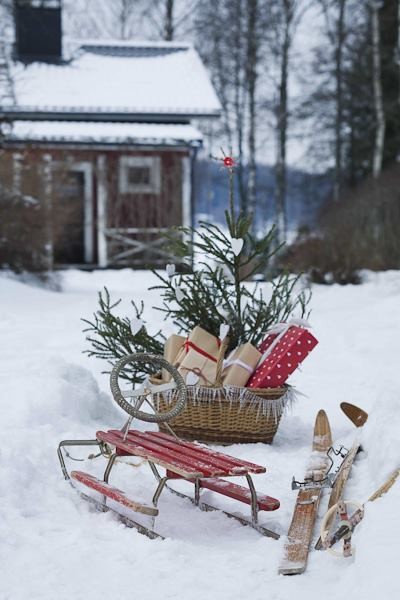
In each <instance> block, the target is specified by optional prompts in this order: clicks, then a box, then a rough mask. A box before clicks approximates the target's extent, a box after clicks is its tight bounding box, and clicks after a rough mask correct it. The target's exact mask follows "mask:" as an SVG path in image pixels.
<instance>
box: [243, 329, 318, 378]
mask: <svg viewBox="0 0 400 600" xmlns="http://www.w3.org/2000/svg"><path fill="white" fill-rule="evenodd" d="M268 337H270V335H268V336H267V338H266V340H264V348H265V347H266V346H267V348H266V350H265V352H264V354H263V356H262V358H261V361H260V364H259V366H258V367H257V369H256V370H255V371H254V373H253V374H252V375H251V377H250V379H249V381H248V382H247V387H250V388H251V387H252V388H269V387H279V386H281V385H283V384H284V383H285V381H286V380H287V378H288V377H289V375H290V374H291V373H293V371H294V370H295V369H296V368H297V367H298V366H299V364H300V363H301V362H302V361H303V360H304V359H305V357H306V356H307V355H308V354H309V353H310V352H311V350H312V349H313V348H314V347H315V346H316V345H317V344H318V340H317V339H316V338H315V337H314V336H313V335H312V334H311V333H310V332H309V330H308V329H305V328H304V327H299V326H297V325H291V326H289V327H288V328H287V329H286V331H283V332H282V333H281V334H275V335H274V336H273V338H272V339H271V338H270V340H269V343H268V344H267V343H266V342H267V340H268ZM261 347H262V346H260V348H261Z"/></svg>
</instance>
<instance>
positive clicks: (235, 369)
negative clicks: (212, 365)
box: [222, 342, 261, 387]
mask: <svg viewBox="0 0 400 600" xmlns="http://www.w3.org/2000/svg"><path fill="white" fill-rule="evenodd" d="M260 358H261V352H259V351H258V350H257V348H255V347H254V346H252V344H250V343H249V342H247V343H246V344H243V345H242V346H238V348H236V349H235V350H233V352H231V354H230V355H229V356H228V358H227V359H226V360H225V361H224V370H223V372H222V383H223V384H224V385H236V386H239V387H244V386H245V385H246V383H247V381H248V379H249V377H250V375H251V374H252V373H253V371H254V369H255V368H256V366H257V363H258V361H259V360H260Z"/></svg>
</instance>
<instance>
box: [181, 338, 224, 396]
mask: <svg viewBox="0 0 400 600" xmlns="http://www.w3.org/2000/svg"><path fill="white" fill-rule="evenodd" d="M220 345H221V344H220V341H219V339H218V338H216V337H215V336H214V335H211V333H208V332H207V331H205V330H204V329H202V328H201V327H195V328H194V329H193V330H192V331H191V332H190V334H189V337H188V338H187V340H186V341H185V342H184V347H183V349H182V350H181V351H180V353H179V355H178V357H177V359H176V360H177V362H178V363H179V367H178V371H179V372H180V373H181V375H182V376H183V378H184V379H185V381H192V382H193V383H192V385H195V384H196V383H197V384H198V385H213V384H214V383H215V377H216V372H217V362H218V356H219V349H220ZM189 373H192V375H191V376H189ZM196 376H197V377H196ZM196 379H197V381H196V382H195V380H196ZM188 385H191V383H188Z"/></svg>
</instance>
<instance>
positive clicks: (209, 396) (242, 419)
mask: <svg viewBox="0 0 400 600" xmlns="http://www.w3.org/2000/svg"><path fill="white" fill-rule="evenodd" d="M227 345H228V340H225V342H223V343H222V344H221V348H220V354H219V358H218V364H217V375H216V383H215V386H210V387H206V386H193V387H192V386H188V387H187V402H186V406H185V408H184V409H183V411H182V412H181V413H180V414H179V415H178V416H177V417H175V418H174V419H172V420H171V421H169V423H168V425H169V426H170V427H172V429H173V431H174V432H175V433H176V435H178V436H179V437H181V438H184V439H187V440H197V441H199V442H212V443H214V444H240V443H254V442H264V443H266V444H270V443H271V442H272V440H273V439H274V435H275V433H276V431H277V429H278V425H279V422H280V419H281V416H282V413H283V411H284V410H285V408H286V406H287V405H288V403H290V402H291V400H292V399H293V390H292V388H290V387H288V386H284V387H280V388H266V389H256V388H244V387H235V386H231V385H227V386H223V385H222V382H221V376H222V365H223V357H224V354H225V350H226V347H227ZM153 399H154V402H155V406H156V409H157V410H158V411H160V412H164V411H166V410H168V409H169V408H170V404H171V403H174V402H175V401H176V391H175V390H170V391H169V392H160V393H159V394H155V395H154V398H153ZM159 427H160V430H161V431H164V432H165V433H168V432H169V430H168V427H167V426H165V425H164V424H163V423H160V424H159Z"/></svg>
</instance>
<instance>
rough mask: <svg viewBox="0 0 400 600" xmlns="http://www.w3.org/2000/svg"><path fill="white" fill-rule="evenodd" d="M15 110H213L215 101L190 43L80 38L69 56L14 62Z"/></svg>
mask: <svg viewBox="0 0 400 600" xmlns="http://www.w3.org/2000/svg"><path fill="white" fill-rule="evenodd" d="M12 77H13V80H14V86H15V89H14V91H15V96H16V99H17V101H16V105H17V106H16V107H13V108H15V109H17V110H23V111H25V110H35V109H36V110H37V109H41V110H45V111H48V112H52V111H66V112H74V111H75V112H79V111H84V112H124V113H126V112H128V113H132V112H140V113H146V114H147V113H149V114H151V113H176V114H196V115H203V116H205V115H207V116H213V115H214V116H215V115H218V114H219V111H220V108H221V107H220V103H219V100H218V98H217V96H216V94H215V91H214V89H213V87H212V84H211V81H210V79H209V76H208V73H207V71H206V69H205V67H204V65H203V63H202V62H201V60H200V58H199V56H198V54H197V52H196V50H195V49H194V48H193V47H192V46H191V45H190V44H180V45H177V44H171V43H168V42H164V43H158V44H153V43H151V44H148V43H147V44H146V43H133V42H132V43H131V44H126V43H125V44H121V43H115V42H109V41H107V42H99V41H97V42H95V43H93V44H92V45H91V44H87V43H85V45H84V47H83V48H81V50H80V51H79V52H78V53H77V54H76V56H75V58H74V60H72V61H71V62H69V63H66V64H60V65H54V64H53V65H52V64H46V63H39V62H36V63H32V64H29V65H23V64H21V63H14V65H13V67H12Z"/></svg>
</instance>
